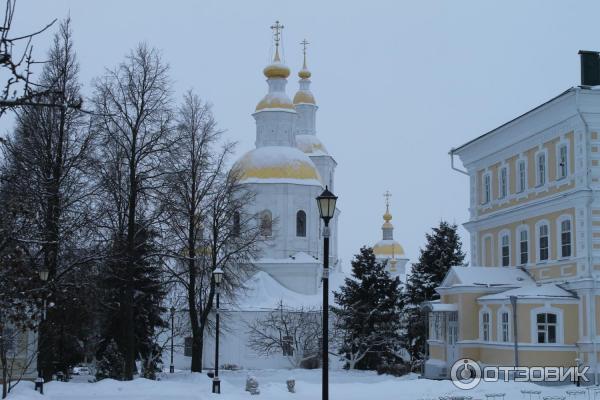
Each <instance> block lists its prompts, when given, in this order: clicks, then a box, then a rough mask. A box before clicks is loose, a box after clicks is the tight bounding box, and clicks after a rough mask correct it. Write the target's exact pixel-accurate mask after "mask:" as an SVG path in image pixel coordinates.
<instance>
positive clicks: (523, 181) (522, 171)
mask: <svg viewBox="0 0 600 400" xmlns="http://www.w3.org/2000/svg"><path fill="white" fill-rule="evenodd" d="M516 179H517V185H516V187H517V193H523V192H524V191H526V190H527V159H526V158H519V159H518V160H517V173H516Z"/></svg>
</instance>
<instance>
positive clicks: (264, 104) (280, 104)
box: [256, 93, 294, 111]
mask: <svg viewBox="0 0 600 400" xmlns="http://www.w3.org/2000/svg"><path fill="white" fill-rule="evenodd" d="M265 108H284V109H288V110H293V109H294V104H293V103H292V101H291V100H290V98H289V97H287V96H286V95H281V94H280V93H277V94H275V93H268V94H267V95H266V96H265V97H263V98H262V100H261V101H259V102H258V104H257V105H256V111H260V110H264V109H265Z"/></svg>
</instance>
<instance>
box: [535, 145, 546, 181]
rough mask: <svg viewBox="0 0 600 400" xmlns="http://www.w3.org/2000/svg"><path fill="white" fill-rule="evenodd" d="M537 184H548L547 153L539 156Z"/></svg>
mask: <svg viewBox="0 0 600 400" xmlns="http://www.w3.org/2000/svg"><path fill="white" fill-rule="evenodd" d="M537 184H538V186H543V185H545V184H546V153H540V154H538V155H537Z"/></svg>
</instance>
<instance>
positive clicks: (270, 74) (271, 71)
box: [263, 62, 290, 78]
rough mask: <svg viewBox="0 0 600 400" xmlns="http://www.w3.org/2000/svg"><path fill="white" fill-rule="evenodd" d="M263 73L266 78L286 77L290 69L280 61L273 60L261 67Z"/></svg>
mask: <svg viewBox="0 0 600 400" xmlns="http://www.w3.org/2000/svg"><path fill="white" fill-rule="evenodd" d="M263 74H265V76H266V77H267V78H287V77H288V76H290V69H289V68H288V67H287V66H286V65H284V64H282V63H280V62H274V63H273V64H269V65H267V66H266V67H265V69H263Z"/></svg>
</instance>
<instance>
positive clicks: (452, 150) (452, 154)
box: [448, 148, 469, 176]
mask: <svg viewBox="0 0 600 400" xmlns="http://www.w3.org/2000/svg"><path fill="white" fill-rule="evenodd" d="M455 151H456V149H455V148H451V149H450V151H449V152H448V154H449V155H450V168H452V169H453V170H455V171H457V172H460V173H461V174H464V175H467V176H469V173H468V172H467V171H463V170H462V169H460V168H456V167H455V166H454V152H455Z"/></svg>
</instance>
